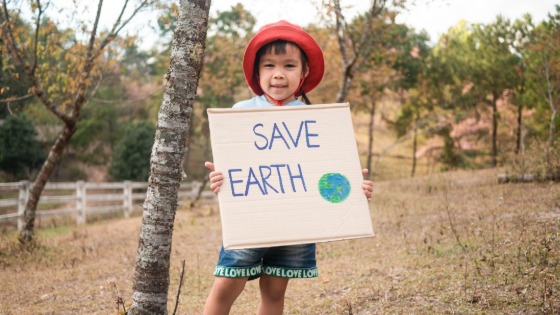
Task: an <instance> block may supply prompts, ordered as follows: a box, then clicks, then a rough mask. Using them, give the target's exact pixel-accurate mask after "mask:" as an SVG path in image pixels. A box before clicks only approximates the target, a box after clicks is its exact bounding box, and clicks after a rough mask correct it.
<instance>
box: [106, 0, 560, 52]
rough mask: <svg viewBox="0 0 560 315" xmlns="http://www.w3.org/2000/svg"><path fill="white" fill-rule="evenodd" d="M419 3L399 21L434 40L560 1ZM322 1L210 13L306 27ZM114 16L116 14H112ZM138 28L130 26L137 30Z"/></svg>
mask: <svg viewBox="0 0 560 315" xmlns="http://www.w3.org/2000/svg"><path fill="white" fill-rule="evenodd" d="M415 1H416V4H415V5H413V6H409V7H408V8H407V11H404V12H402V13H401V14H399V16H397V22H399V23H404V24H407V25H408V26H411V27H413V28H415V29H416V30H418V31H419V30H422V29H423V30H426V31H427V32H428V34H429V35H430V39H431V41H432V42H436V41H437V39H438V38H439V37H440V35H442V34H444V33H446V32H447V30H448V29H449V28H450V27H451V26H453V25H455V24H457V23H458V22H459V21H460V20H466V21H467V22H469V23H490V22H492V21H493V20H495V18H496V16H497V15H498V14H501V15H503V16H505V17H506V18H510V19H513V20H514V19H517V18H521V17H522V16H523V14H525V13H530V14H531V15H532V16H533V19H534V21H537V22H538V21H542V20H543V19H545V18H546V17H547V14H548V13H551V12H554V11H555V4H560V1H558V0H530V1H529V0H415ZM122 2H123V0H112V1H106V2H105V3H106V4H105V8H104V10H103V14H102V19H103V21H109V20H114V16H116V14H117V12H118V10H119V9H118V8H119V5H120V4H121V3H122ZM317 2H320V0H276V1H266V0H213V1H212V5H211V7H210V14H211V15H215V14H216V12H217V11H227V10H229V9H230V8H231V7H232V6H234V5H235V4H237V3H242V4H243V6H244V7H245V8H246V9H248V10H249V11H250V12H251V13H252V14H253V16H255V17H256V19H257V25H256V27H257V28H258V27H260V26H262V25H264V24H267V23H271V22H275V21H278V20H280V19H284V20H287V21H290V22H292V23H296V24H299V25H302V26H305V25H307V24H309V23H317V22H319V21H320V18H319V14H318V11H317V9H316V7H315V5H314V4H313V3H317ZM370 3H371V1H369V0H341V5H342V6H343V12H344V13H345V14H346V16H347V17H352V16H353V15H355V14H356V13H363V12H365V11H366V10H367V7H368V5H369V4H370ZM112 16H113V17H112ZM155 19H156V17H155V16H154V14H153V13H152V14H150V13H149V12H145V13H144V14H143V16H142V17H140V18H138V19H136V23H143V24H144V25H145V24H146V21H148V22H149V23H151V24H153V25H155ZM134 28H136V27H134V26H133V27H131V28H130V29H134ZM143 38H144V43H143V45H142V46H149V41H150V38H151V37H150V36H143Z"/></svg>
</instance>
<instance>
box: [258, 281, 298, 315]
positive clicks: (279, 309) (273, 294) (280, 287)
mask: <svg viewBox="0 0 560 315" xmlns="http://www.w3.org/2000/svg"><path fill="white" fill-rule="evenodd" d="M288 280H290V279H288V278H280V277H273V276H268V275H261V278H260V280H259V287H260V290H261V302H260V304H259V309H258V311H257V315H276V314H278V315H281V314H282V313H283V312H284V296H285V294H286V288H287V287H288Z"/></svg>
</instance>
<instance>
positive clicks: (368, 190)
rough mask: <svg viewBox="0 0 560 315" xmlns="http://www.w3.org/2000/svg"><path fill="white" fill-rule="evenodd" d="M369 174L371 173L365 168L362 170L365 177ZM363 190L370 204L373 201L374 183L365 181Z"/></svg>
mask: <svg viewBox="0 0 560 315" xmlns="http://www.w3.org/2000/svg"><path fill="white" fill-rule="evenodd" d="M368 173H369V171H368V170H367V168H364V169H363V170H362V174H363V175H364V176H366V175H367V174H368ZM362 190H363V191H364V195H366V198H367V200H368V202H369V201H371V195H372V193H373V182H372V181H371V180H367V179H364V181H363V183H362Z"/></svg>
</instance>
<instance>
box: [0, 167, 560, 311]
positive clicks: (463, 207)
mask: <svg viewBox="0 0 560 315" xmlns="http://www.w3.org/2000/svg"><path fill="white" fill-rule="evenodd" d="M496 175H497V171H495V170H491V171H476V172H455V173H446V174H442V175H433V176H431V177H422V178H415V179H402V180H393V181H386V182H378V183H377V184H376V190H375V197H374V201H373V202H372V204H371V211H372V217H373V221H374V228H375V231H376V234H377V235H376V237H375V238H370V239H361V240H352V241H340V242H332V243H324V244H319V246H318V263H319V274H320V276H319V278H317V279H312V280H294V281H292V282H291V283H290V286H289V288H288V293H287V298H286V311H285V313H286V314H321V315H323V314H354V315H358V314H559V313H560V185H559V184H549V183H540V184H505V185H498V184H496ZM140 222H141V219H140V218H138V217H136V218H132V219H115V220H111V221H104V222H99V223H95V224H91V225H88V226H87V227H85V228H78V227H72V228H70V229H68V228H66V229H58V230H45V231H44V232H42V233H41V234H40V244H41V245H40V246H39V247H38V248H37V249H36V250H35V251H33V252H21V251H19V250H17V249H16V248H14V247H15V245H14V244H15V240H14V236H13V235H4V236H2V238H1V239H0V250H1V252H0V279H2V286H1V287H0V314H116V313H117V306H116V302H115V301H116V297H117V292H116V291H117V288H118V291H119V293H118V294H119V295H120V296H121V297H122V298H123V299H124V301H125V303H127V302H130V297H131V287H132V278H133V272H134V261H135V255H136V248H137V242H138V241H137V239H138V231H139V226H140ZM220 242H221V235H220V221H219V215H218V213H217V209H216V208H211V207H205V208H197V209H191V210H185V209H182V210H180V211H179V213H178V216H177V221H176V226H175V231H174V238H173V252H172V258H171V260H172V266H171V286H170V294H169V296H170V300H169V308H170V309H171V308H172V307H173V305H174V302H175V301H174V299H175V294H176V292H177V286H178V281H179V275H180V272H181V270H180V269H181V268H180V266H181V261H182V260H186V266H187V267H186V272H185V283H184V286H183V289H182V294H181V299H180V303H179V310H178V313H179V314H201V312H202V307H203V304H204V301H205V298H206V295H207V293H208V291H209V289H210V287H211V285H212V281H213V276H212V272H213V268H214V265H215V263H216V259H217V255H218V250H219V246H220ZM115 286H116V287H115ZM257 303H258V283H257V282H254V281H253V282H251V283H249V284H248V285H247V287H246V290H245V292H243V294H242V295H241V297H240V298H239V300H238V301H237V302H236V304H235V305H234V308H233V310H232V314H242V315H244V314H254V313H255V309H256V305H257Z"/></svg>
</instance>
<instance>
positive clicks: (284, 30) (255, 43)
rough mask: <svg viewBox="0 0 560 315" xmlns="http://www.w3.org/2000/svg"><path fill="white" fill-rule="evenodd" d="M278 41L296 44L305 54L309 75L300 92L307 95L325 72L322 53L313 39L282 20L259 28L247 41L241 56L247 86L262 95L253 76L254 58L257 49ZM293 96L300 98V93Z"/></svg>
mask: <svg viewBox="0 0 560 315" xmlns="http://www.w3.org/2000/svg"><path fill="white" fill-rule="evenodd" d="M279 39H281V40H285V41H288V42H292V43H294V44H296V45H297V46H298V47H299V48H300V49H301V50H302V51H303V52H304V53H305V56H306V57H307V64H308V66H309V75H308V76H307V77H306V78H305V80H304V81H303V85H302V86H301V90H303V92H304V93H308V92H309V91H311V90H313V89H314V88H315V87H316V86H317V85H318V84H319V82H321V79H323V74H324V72H325V61H324V59H323V51H322V50H321V47H319V45H318V44H317V42H316V41H315V40H314V39H313V37H311V35H309V34H307V33H306V32H305V31H304V30H303V29H302V28H301V27H300V26H298V25H295V24H292V23H289V22H287V21H284V20H281V21H278V22H276V23H271V24H267V25H265V26H263V27H261V29H259V31H258V32H257V33H256V34H255V36H254V37H253V38H252V39H251V40H250V41H249V44H247V48H246V49H245V54H244V55H243V73H244V74H245V80H246V81H247V84H248V85H249V87H250V88H251V90H253V92H254V93H255V94H257V95H259V96H260V95H263V94H264V91H263V90H262V89H261V86H260V84H259V80H258V78H257V77H256V76H255V69H254V65H255V58H256V56H257V52H258V51H259V49H261V48H262V47H263V46H265V45H266V44H268V43H270V42H273V41H275V40H279ZM295 95H296V96H300V95H301V92H300V91H296V93H295Z"/></svg>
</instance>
